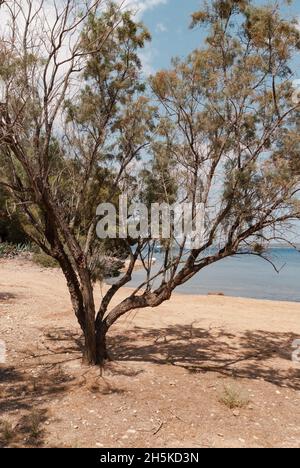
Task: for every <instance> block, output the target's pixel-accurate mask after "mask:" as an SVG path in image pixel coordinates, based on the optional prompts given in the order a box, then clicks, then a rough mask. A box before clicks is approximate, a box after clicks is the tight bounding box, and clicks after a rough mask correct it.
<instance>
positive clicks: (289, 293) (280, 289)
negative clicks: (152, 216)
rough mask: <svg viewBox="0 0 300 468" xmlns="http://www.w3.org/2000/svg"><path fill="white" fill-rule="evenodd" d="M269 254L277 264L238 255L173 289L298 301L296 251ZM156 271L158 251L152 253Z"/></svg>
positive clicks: (137, 279) (140, 274)
mask: <svg viewBox="0 0 300 468" xmlns="http://www.w3.org/2000/svg"><path fill="white" fill-rule="evenodd" d="M270 255H271V258H272V260H273V261H274V263H275V264H276V267H277V268H281V267H283V268H282V270H281V271H280V273H279V274H278V273H276V271H275V270H274V269H273V267H272V266H271V265H270V264H268V263H267V262H265V261H264V260H262V259H260V258H258V257H253V256H246V255H241V256H238V257H234V258H228V259H225V260H221V261H220V262H218V263H216V264H214V265H211V266H209V267H207V268H205V269H204V270H202V271H201V272H199V273H198V275H197V276H195V277H194V278H192V279H191V280H190V281H189V282H187V283H186V284H185V285H183V286H180V287H179V288H178V289H177V290H176V291H177V292H180V293H184V294H207V293H209V292H217V291H218V292H223V293H224V294H225V295H227V296H237V297H248V298H256V299H270V300H279V301H294V302H300V253H298V252H297V251H295V250H294V249H289V248H275V249H272V250H271V251H270ZM155 258H156V259H157V264H156V265H155V267H154V271H158V269H159V266H160V261H161V255H160V254H155ZM144 278H145V273H144V271H142V270H140V271H137V272H135V273H134V275H133V279H132V281H131V283H129V286H130V287H134V286H138V285H139V284H140V283H141V282H143V280H144Z"/></svg>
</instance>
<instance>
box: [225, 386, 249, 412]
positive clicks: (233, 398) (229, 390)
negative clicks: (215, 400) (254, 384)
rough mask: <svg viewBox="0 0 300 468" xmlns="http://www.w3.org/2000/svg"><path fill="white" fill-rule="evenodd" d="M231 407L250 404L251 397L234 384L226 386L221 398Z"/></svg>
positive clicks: (235, 407) (242, 406) (241, 406)
mask: <svg viewBox="0 0 300 468" xmlns="http://www.w3.org/2000/svg"><path fill="white" fill-rule="evenodd" d="M219 401H220V403H223V404H224V405H225V406H227V408H229V409H237V408H245V407H246V406H247V405H248V404H249V398H248V397H247V396H246V395H245V394H244V393H243V392H242V391H241V390H240V389H237V388H235V387H233V386H225V387H224V389H223V391H222V393H221V394H220V398H219Z"/></svg>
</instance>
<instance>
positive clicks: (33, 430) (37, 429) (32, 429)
mask: <svg viewBox="0 0 300 468" xmlns="http://www.w3.org/2000/svg"><path fill="white" fill-rule="evenodd" d="M42 422H43V417H42V415H41V414H40V413H39V412H38V411H35V410H32V411H31V413H30V414H29V417H28V430H29V436H30V437H31V438H33V439H37V438H38V437H39V435H40V433H41V424H42Z"/></svg>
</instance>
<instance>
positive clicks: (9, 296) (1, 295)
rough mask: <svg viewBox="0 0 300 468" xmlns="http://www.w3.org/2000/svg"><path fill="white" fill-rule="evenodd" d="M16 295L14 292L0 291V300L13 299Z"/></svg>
mask: <svg viewBox="0 0 300 468" xmlns="http://www.w3.org/2000/svg"><path fill="white" fill-rule="evenodd" d="M16 297H17V296H16V294H12V293H9V292H0V302H5V301H12V300H13V299H16Z"/></svg>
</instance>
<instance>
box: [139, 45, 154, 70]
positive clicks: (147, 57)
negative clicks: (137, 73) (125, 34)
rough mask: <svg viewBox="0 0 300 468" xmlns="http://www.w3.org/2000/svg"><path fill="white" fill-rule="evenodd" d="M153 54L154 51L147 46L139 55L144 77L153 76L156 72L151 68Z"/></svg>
mask: <svg viewBox="0 0 300 468" xmlns="http://www.w3.org/2000/svg"><path fill="white" fill-rule="evenodd" d="M155 52H156V51H155V50H154V49H153V47H151V46H149V45H148V46H146V47H145V49H143V50H142V51H141V52H140V53H139V57H140V59H141V62H142V67H143V74H144V75H145V76H146V77H148V76H150V75H154V74H155V72H156V70H155V68H154V67H153V59H154V55H155Z"/></svg>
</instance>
